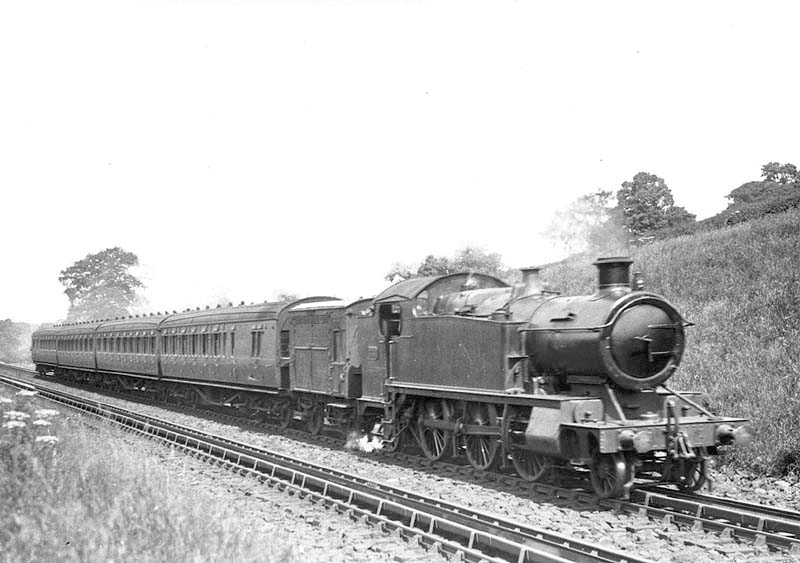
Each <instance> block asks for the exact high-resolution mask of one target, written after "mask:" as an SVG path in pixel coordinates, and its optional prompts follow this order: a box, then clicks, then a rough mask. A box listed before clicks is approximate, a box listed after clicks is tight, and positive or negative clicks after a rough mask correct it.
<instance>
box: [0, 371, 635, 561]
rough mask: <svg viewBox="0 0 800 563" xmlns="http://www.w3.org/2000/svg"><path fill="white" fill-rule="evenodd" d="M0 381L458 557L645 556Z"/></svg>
mask: <svg viewBox="0 0 800 563" xmlns="http://www.w3.org/2000/svg"><path fill="white" fill-rule="evenodd" d="M0 383H3V384H6V385H11V386H13V387H16V388H21V389H31V390H36V391H37V392H38V393H39V395H40V396H41V397H43V398H46V399H49V400H51V401H54V402H57V403H58V404H60V405H63V406H66V407H69V408H72V409H75V410H77V411H79V412H81V413H85V414H89V415H92V416H95V417H98V418H102V419H104V420H108V421H110V422H112V423H114V424H117V425H119V426H121V427H123V428H125V429H126V430H129V431H132V432H136V433H139V434H142V435H145V436H148V437H152V438H156V439H159V440H162V441H165V442H168V443H170V444H172V445H174V446H176V447H179V448H181V449H183V450H186V451H188V452H190V453H192V454H193V455H197V456H200V457H203V458H206V459H209V460H211V461H213V462H215V463H218V464H221V465H225V466H227V467H229V468H232V469H234V470H236V471H239V472H242V473H248V474H252V475H254V476H256V477H257V478H259V479H261V480H262V481H264V482H266V483H268V484H269V485H270V486H276V487H279V488H282V489H288V490H290V491H292V492H294V493H296V494H298V495H303V496H307V497H309V498H310V499H311V500H312V501H314V502H319V503H323V504H324V505H325V506H329V507H332V508H334V509H336V510H337V511H339V512H342V513H346V514H347V515H348V516H350V517H351V518H352V519H354V520H362V521H365V522H369V523H372V524H374V525H377V526H380V527H382V528H383V529H384V530H385V531H387V532H391V533H394V534H397V535H399V536H401V537H403V538H405V539H407V540H408V541H414V542H418V543H420V544H422V545H425V546H428V547H429V548H431V549H436V550H438V551H440V552H443V553H445V554H449V555H452V556H454V557H456V558H458V559H461V560H465V561H475V562H480V561H486V562H492V563H494V562H497V563H499V562H501V561H517V562H519V563H524V562H552V563H567V562H580V563H595V562H606V563H610V562H618V563H623V562H625V563H639V562H642V563H643V562H644V561H646V560H644V559H641V558H637V557H634V556H631V555H630V554H625V553H621V552H618V551H614V550H609V549H607V548H604V547H601V546H598V545H595V544H590V543H586V542H582V541H580V540H574V539H572V538H568V537H565V536H562V535H560V534H556V533H554V532H551V531H547V530H543V529H539V528H535V527H531V526H526V525H524V524H521V523H518V522H512V521H508V520H503V519H501V518H498V517H497V516H494V515H491V514H486V513H483V512H480V511H476V510H472V509H469V508H466V507H463V506H458V505H455V504H452V503H447V502H444V501H441V500H436V499H430V498H427V497H424V496H422V495H418V494H416V493H413V492H411V491H405V490H401V489H397V488H395V487H390V486H387V485H384V484H381V483H376V482H374V481H369V480H366V479H362V478H360V477H358V476H356V475H351V474H348V473H344V472H340V471H336V470H333V469H330V468H326V467H321V466H318V465H314V464H311V463H308V462H305V461H302V460H299V459H296V458H292V457H289V456H286V455H283V454H276V453H274V452H269V451H266V450H263V449H261V448H256V447H254V446H250V445H247V444H243V443H239V442H236V441H234V440H230V439H227V438H221V437H218V436H213V435H211V434H208V433H205V432H202V431H199V430H195V429H191V428H187V427H184V426H181V425H177V424H174V423H171V422H168V421H165V420H161V419H158V418H155V417H150V416H146V415H142V414H140V413H136V412H133V411H130V410H128V409H123V408H120V407H116V406H112V405H108V404H104V403H100V402H97V401H94V400H90V399H85V398H82V397H78V396H75V395H72V394H69V393H65V392H63V391H58V390H55V389H53V388H49V386H46V385H43V384H41V383H39V382H30V381H23V380H20V379H18V378H15V377H9V376H0Z"/></svg>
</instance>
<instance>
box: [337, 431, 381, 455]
mask: <svg viewBox="0 0 800 563" xmlns="http://www.w3.org/2000/svg"><path fill="white" fill-rule="evenodd" d="M344 447H345V448H346V449H348V450H356V451H359V452H364V453H371V452H374V451H375V450H380V449H381V448H383V443H382V442H381V441H380V440H379V439H378V438H376V437H375V436H371V437H370V436H369V435H364V436H361V435H360V434H359V433H358V432H350V433H349V434H348V435H347V442H346V443H345V445H344Z"/></svg>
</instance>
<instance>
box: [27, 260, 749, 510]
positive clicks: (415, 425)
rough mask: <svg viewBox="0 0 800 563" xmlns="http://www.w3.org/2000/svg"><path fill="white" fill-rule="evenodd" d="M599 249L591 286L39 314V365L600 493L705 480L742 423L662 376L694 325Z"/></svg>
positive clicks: (480, 280) (493, 284) (441, 289)
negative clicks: (88, 318)
mask: <svg viewBox="0 0 800 563" xmlns="http://www.w3.org/2000/svg"><path fill="white" fill-rule="evenodd" d="M631 263H632V260H631V259H629V258H620V257H616V258H602V259H598V260H597V261H596V262H595V263H594V264H595V265H596V266H597V270H598V285H597V290H596V292H595V293H594V294H592V295H582V296H561V295H559V294H558V293H555V292H551V291H547V290H545V289H544V287H543V285H542V283H541V281H540V278H539V275H538V274H539V272H538V269H536V268H530V269H525V270H523V276H522V283H520V284H516V285H514V286H513V287H512V286H509V285H508V284H506V283H505V282H503V281H501V280H499V279H497V278H494V277H492V276H488V275H484V274H478V273H457V274H448V275H442V276H432V277H422V278H414V279H409V280H404V281H401V282H399V283H396V284H394V285H392V286H391V287H389V288H388V289H386V290H385V291H383V293H381V294H380V295H378V296H376V297H374V298H371V299H361V300H359V301H356V302H345V301H342V300H340V299H336V298H332V297H311V298H305V299H300V300H295V301H292V302H282V303H263V304H259V305H249V306H248V305H244V304H242V305H240V306H230V307H217V308H215V309H209V308H206V309H204V310H201V309H197V310H186V311H184V312H182V313H177V312H173V313H172V314H157V315H149V316H141V317H140V316H135V317H127V318H117V319H109V320H103V321H92V322H83V323H76V324H68V325H60V326H54V327H50V328H43V329H41V330H39V331H37V332H36V333H34V335H33V342H32V355H33V361H34V363H35V364H36V367H37V370H38V371H39V373H40V374H42V375H44V374H48V373H51V372H52V373H54V374H55V375H57V376H61V377H64V378H66V379H69V380H72V381H79V382H83V383H89V384H93V385H96V386H98V387H101V388H106V389H114V390H126V391H129V392H136V393H143V394H148V395H151V396H153V397H155V398H159V399H161V400H164V401H174V402H181V403H188V404H193V405H215V406H217V407H224V408H232V409H237V410H239V411H241V412H244V413H246V414H247V415H249V416H252V417H259V418H263V419H267V420H271V421H275V422H278V423H279V424H280V425H281V426H284V427H286V426H289V425H291V424H294V425H301V426H304V427H305V428H306V429H307V430H308V431H309V432H311V433H312V434H317V433H319V432H322V431H323V430H324V429H331V428H336V429H341V430H343V431H351V430H352V429H358V430H360V431H361V432H362V433H364V434H370V435H372V436H373V437H377V438H379V439H380V440H381V441H382V444H383V447H384V448H387V449H397V448H411V449H416V450H418V451H421V453H422V455H424V456H426V457H427V458H429V459H431V460H439V459H442V458H445V457H454V458H459V457H463V458H465V459H466V461H467V462H468V463H469V464H471V465H472V466H473V467H475V468H476V469H480V470H488V469H492V468H495V467H498V466H499V467H500V468H502V469H510V468H512V467H513V469H514V470H515V471H516V472H517V473H518V474H519V475H520V476H521V477H522V478H523V479H526V480H530V481H537V480H540V479H543V478H545V477H546V476H547V475H548V474H549V473H550V471H551V469H552V468H554V467H564V466H569V467H582V468H586V469H588V470H589V474H590V480H591V484H592V487H593V489H594V491H595V492H596V494H597V495H598V496H600V497H624V496H627V495H628V494H629V491H630V488H631V486H632V484H633V481H634V477H635V476H636V475H637V473H647V474H649V475H652V476H655V477H656V478H658V479H660V480H663V481H667V482H672V483H676V484H677V485H678V486H679V487H680V488H682V489H685V490H697V489H698V488H700V487H701V486H702V485H703V484H704V482H705V481H706V460H707V457H708V456H709V455H713V454H716V453H717V450H718V448H719V447H720V446H724V445H728V444H731V443H733V442H734V441H737V440H738V439H740V438H744V437H745V436H746V429H745V426H744V425H745V423H746V422H747V421H746V420H745V419H740V418H726V417H721V416H717V415H715V414H713V413H711V412H709V411H708V410H706V409H705V408H704V407H703V406H702V405H701V404H700V403H699V401H698V399H697V396H696V394H695V393H685V392H678V391H675V390H673V389H671V388H669V387H668V386H667V384H666V382H667V380H668V379H669V378H670V377H671V376H672V374H673V373H674V372H675V370H676V369H677V367H678V365H679V364H680V361H681V357H682V355H683V351H684V346H685V328H686V327H687V326H689V325H690V323H687V322H686V321H685V320H684V319H683V318H682V317H681V315H680V313H678V311H677V310H676V309H675V308H674V307H673V306H672V305H671V304H670V303H668V302H667V301H666V300H665V299H664V298H662V297H660V296H659V295H656V294H654V293H649V292H646V291H643V288H642V282H641V278H640V277H638V275H637V276H635V277H634V279H633V281H631V279H630V265H631Z"/></svg>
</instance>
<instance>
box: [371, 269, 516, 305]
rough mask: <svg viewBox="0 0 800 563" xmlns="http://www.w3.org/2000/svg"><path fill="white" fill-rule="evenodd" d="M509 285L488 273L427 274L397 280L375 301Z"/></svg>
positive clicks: (389, 300) (406, 298)
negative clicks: (425, 293) (425, 292)
mask: <svg viewBox="0 0 800 563" xmlns="http://www.w3.org/2000/svg"><path fill="white" fill-rule="evenodd" d="M493 287H508V284H507V283H506V282H504V281H503V280H501V279H498V278H496V277H494V276H490V275H488V274H478V273H470V272H458V273H455V274H444V275H442V276H425V277H421V278H411V279H407V280H403V281H401V282H397V283H396V284H394V285H392V286H390V287H388V288H387V289H385V290H384V291H383V293H381V294H379V295H378V296H377V297H375V303H387V302H391V301H407V300H410V299H416V298H417V297H418V296H419V295H420V294H421V293H422V292H424V291H430V292H434V293H436V294H439V295H443V294H445V293H452V292H456V291H461V290H464V289H486V288H493Z"/></svg>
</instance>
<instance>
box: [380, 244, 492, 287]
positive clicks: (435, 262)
mask: <svg viewBox="0 0 800 563" xmlns="http://www.w3.org/2000/svg"><path fill="white" fill-rule="evenodd" d="M455 272H480V273H483V274H490V275H493V276H497V277H502V276H504V275H505V269H504V268H503V262H502V257H501V256H500V254H498V253H496V252H486V251H485V250H484V249H482V248H479V247H474V246H466V247H464V248H462V249H461V250H459V251H458V252H457V253H456V254H455V256H453V258H448V257H446V256H434V255H433V254H429V255H428V256H426V257H425V259H424V260H423V261H422V263H420V265H419V266H417V267H414V266H409V265H407V264H399V263H395V264H394V265H393V266H392V268H391V270H389V272H388V273H387V274H386V276H385V279H386V280H387V281H390V282H397V281H400V280H407V279H410V278H418V277H423V276H440V275H444V274H452V273H455Z"/></svg>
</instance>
